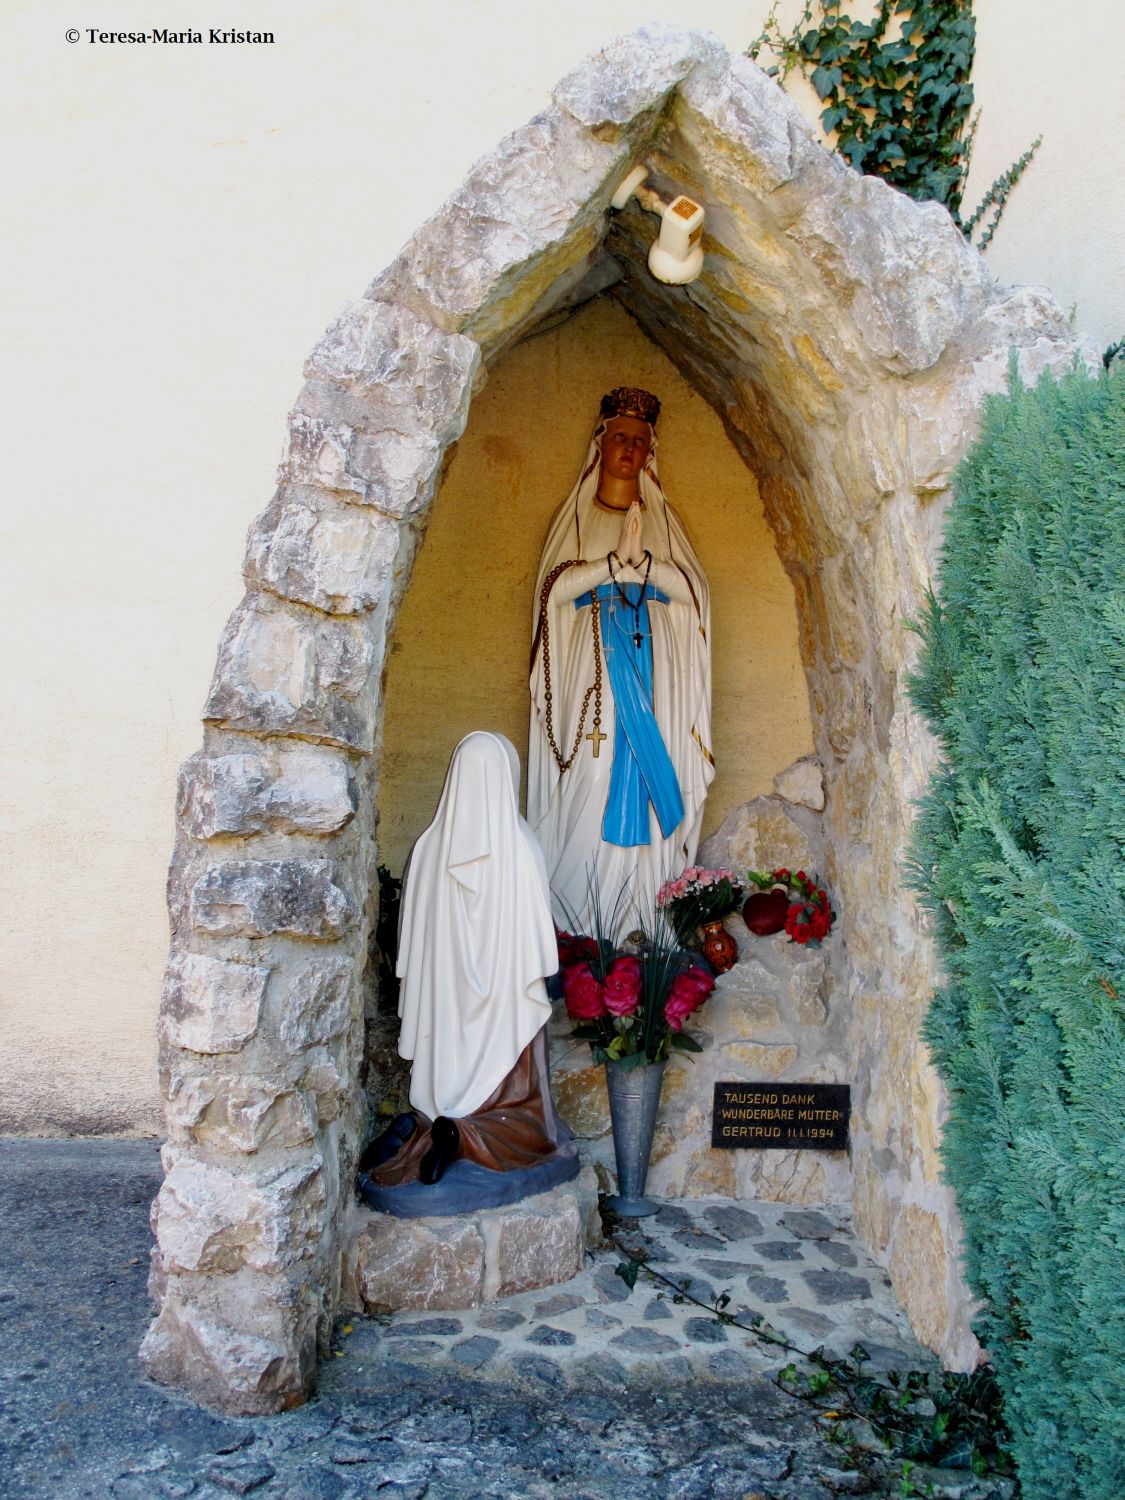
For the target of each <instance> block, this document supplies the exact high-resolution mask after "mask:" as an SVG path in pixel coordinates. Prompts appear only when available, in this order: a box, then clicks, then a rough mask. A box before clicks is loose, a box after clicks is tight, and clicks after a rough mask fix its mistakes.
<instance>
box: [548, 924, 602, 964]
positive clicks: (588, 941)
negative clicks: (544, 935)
mask: <svg viewBox="0 0 1125 1500" xmlns="http://www.w3.org/2000/svg"><path fill="white" fill-rule="evenodd" d="M555 938H556V941H557V943H558V947H559V968H560V969H566V968H568V967H569V966H570V965H571V964H577V963H581V962H582V960H583V959H587V960H590V961H593V960H594V959H596V958H597V956H598V945H597V943H596V942H595V941H594V939H593V938H589V937H582V936H580V935H579V936H577V937H576V936H575V935H574V934H573V933H570V932H559V931H558V929H557V928H556V931H555Z"/></svg>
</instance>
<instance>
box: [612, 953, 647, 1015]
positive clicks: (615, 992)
mask: <svg viewBox="0 0 1125 1500" xmlns="http://www.w3.org/2000/svg"><path fill="white" fill-rule="evenodd" d="M640 1003H641V961H640V959H639V958H632V957H626V958H615V959H614V961H613V962H612V963H611V964H610V966H609V973H608V974H607V975H606V977H605V1008H606V1010H608V1011H609V1013H610V1015H611V1016H631V1015H634V1014H635V1013H636V1010H637V1006H638V1005H639V1004H640Z"/></svg>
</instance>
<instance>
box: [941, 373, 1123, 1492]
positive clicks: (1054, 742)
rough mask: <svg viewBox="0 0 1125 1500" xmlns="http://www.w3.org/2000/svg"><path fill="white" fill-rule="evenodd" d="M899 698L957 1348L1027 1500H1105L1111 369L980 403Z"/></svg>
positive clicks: (1117, 1388) (1114, 1327)
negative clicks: (905, 731) (930, 760)
mask: <svg viewBox="0 0 1125 1500" xmlns="http://www.w3.org/2000/svg"><path fill="white" fill-rule="evenodd" d="M955 491H956V498H955V501H954V503H953V506H952V507H951V510H950V514H949V521H948V527H947V530H946V536H945V545H944V551H943V557H942V563H941V567H940V570H939V575H938V585H937V588H938V593H937V597H936V598H933V599H931V601H930V605H929V612H928V616H927V618H926V619H925V621H924V622H922V625H921V627H920V628H921V632H922V635H923V639H924V648H923V653H922V658H921V664H920V669H919V673H918V675H917V677H916V679H915V681H914V683H913V693H914V701H915V703H916V706H917V707H918V709H919V710H920V712H922V713H923V714H924V715H925V717H926V719H927V720H928V722H929V724H930V726H931V728H932V729H933V731H934V733H935V734H936V735H937V736H938V738H939V740H940V742H941V745H942V748H943V750H944V760H945V763H944V766H943V769H942V771H941V772H940V774H939V775H938V776H937V777H936V778H935V781H934V783H933V785H932V786H931V788H930V791H929V794H928V796H927V798H926V801H925V803H924V804H923V807H922V809H921V812H920V814H919V819H918V824H917V827H916V833H915V848H914V856H915V857H914V874H915V880H916V883H917V885H918V888H919V889H920V890H921V891H922V893H923V896H924V899H925V900H926V902H927V904H928V905H929V906H930V908H931V910H932V911H933V913H934V916H935V919H936V927H937V935H938V940H939V944H940V947H941V951H942V956H943V959H944V963H945V969H946V975H947V983H946V984H945V986H944V988H942V989H941V990H940V991H939V993H938V994H937V996H936V997H935V999H934V1003H933V1006H932V1008H931V1011H930V1015H929V1018H928V1021H927V1040H928V1042H929V1044H930V1046H931V1049H932V1051H933V1055H934V1060H935V1063H936V1065H937V1067H938V1069H939V1071H940V1072H941V1074H942V1076H943V1078H944V1079H945V1082H946V1084H947V1086H948V1088H949V1091H950V1096H951V1100H952V1104H951V1116H950V1119H949V1122H948V1124H947V1126H946V1129H945V1132H944V1143H943V1154H944V1161H945V1168H946V1173H947V1176H948V1179H949V1181H950V1182H951V1183H952V1185H953V1187H954V1189H955V1191H956V1194H957V1200H958V1203H959V1205H960V1209H961V1213H962V1215H963V1218H964V1222H965V1254H966V1269H967V1273H968V1277H969V1282H970V1284H971V1286H972V1287H973V1289H974V1290H975V1291H976V1292H977V1293H978V1294H979V1295H980V1296H981V1297H983V1298H984V1299H986V1303H985V1307H984V1310H983V1311H982V1313H981V1314H980V1318H979V1321H978V1329H977V1331H978V1333H979V1335H980V1337H981V1340H982V1342H983V1343H984V1344H985V1346H986V1347H987V1348H988V1349H989V1351H990V1353H991V1356H992V1359H993V1360H994V1362H995V1365H996V1369H997V1374H998V1376H999V1379H1000V1381H1001V1384H1002V1386H1003V1387H1004V1390H1005V1394H1006V1406H1007V1415H1008V1420H1009V1423H1010V1425H1011V1429H1012V1434H1013V1446H1014V1452H1015V1456H1016V1459H1017V1463H1018V1465H1019V1470H1020V1476H1021V1480H1022V1485H1023V1493H1024V1495H1025V1496H1026V1497H1030V1500H1070V1497H1079V1496H1080V1497H1082V1500H1121V1497H1122V1496H1123V1495H1125V1372H1123V1361H1125V1146H1123V1142H1125V690H1123V689H1125V378H1123V375H1122V374H1116V375H1114V374H1110V375H1105V376H1102V377H1100V378H1094V377H1092V376H1089V375H1087V374H1085V373H1084V372H1081V371H1078V370H1075V371H1074V372H1072V373H1071V374H1069V375H1067V376H1066V377H1065V378H1064V379H1062V380H1061V381H1059V382H1057V383H1056V382H1055V381H1054V380H1053V379H1051V378H1050V377H1045V378H1044V379H1043V380H1042V381H1041V382H1040V383H1039V385H1038V386H1037V387H1036V388H1035V389H1031V390H1029V389H1027V388H1025V387H1023V386H1022V385H1021V383H1020V381H1019V379H1018V377H1017V375H1016V372H1015V369H1014V366H1013V371H1012V380H1011V394H1010V395H1009V396H1006V397H995V398H992V399H991V400H990V401H989V402H988V404H987V407H986V411H985V414H984V421H983V427H982V432H981V436H980V438H979V440H978V441H977V442H976V444H975V445H974V446H973V448H972V449H971V450H970V452H969V454H968V455H967V457H966V459H965V461H964V462H963V464H962V465H961V467H960V469H959V471H958V474H957V479H956V485H955Z"/></svg>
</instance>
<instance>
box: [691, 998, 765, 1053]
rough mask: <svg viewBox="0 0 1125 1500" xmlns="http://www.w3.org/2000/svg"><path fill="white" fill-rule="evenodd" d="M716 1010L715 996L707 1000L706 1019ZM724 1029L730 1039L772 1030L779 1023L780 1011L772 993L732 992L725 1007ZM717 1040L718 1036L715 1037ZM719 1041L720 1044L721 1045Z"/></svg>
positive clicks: (741, 1039) (742, 1038)
mask: <svg viewBox="0 0 1125 1500" xmlns="http://www.w3.org/2000/svg"><path fill="white" fill-rule="evenodd" d="M715 1010H716V1003H715V998H712V999H711V1000H710V1001H709V1002H708V1019H709V1020H710V1019H712V1018H713V1016H714V1014H715ZM723 1019H724V1021H725V1023H726V1024H725V1027H724V1030H725V1031H727V1032H729V1033H730V1039H731V1040H739V1041H744V1040H746V1039H747V1038H749V1037H756V1036H760V1035H761V1034H762V1032H763V1031H774V1030H776V1028H777V1027H778V1026H780V1025H781V1011H780V1010H779V1009H778V1005H777V1000H776V999H775V997H774V996H773V995H761V994H740V993H739V994H732V995H731V997H730V1004H729V1006H727V1007H726V1013H725V1016H724V1018H723ZM717 1040H718V1038H717ZM721 1044H722V1043H721V1041H720V1045H721Z"/></svg>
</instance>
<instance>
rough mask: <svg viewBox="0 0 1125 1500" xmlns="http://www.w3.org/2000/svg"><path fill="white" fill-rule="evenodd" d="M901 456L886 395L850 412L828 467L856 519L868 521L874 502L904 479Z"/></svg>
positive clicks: (895, 422)
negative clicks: (851, 414) (850, 416)
mask: <svg viewBox="0 0 1125 1500" xmlns="http://www.w3.org/2000/svg"><path fill="white" fill-rule="evenodd" d="M905 456H906V455H905V454H904V451H903V441H902V436H901V432H900V430H899V423H898V414H897V408H896V406H895V403H894V402H893V401H892V400H891V399H890V397H886V398H884V400H882V401H872V402H871V403H870V404H868V405H867V406H866V407H864V408H861V409H860V410H859V411H858V412H856V413H854V414H853V416H852V419H851V420H850V421H849V422H848V424H847V426H846V427H845V428H844V430H843V432H842V433H841V434H840V435H839V437H838V438H837V441H836V443H835V446H834V448H833V453H832V468H833V472H834V473H835V475H836V478H837V480H838V481H839V483H840V485H841V487H842V489H843V491H844V493H845V494H846V495H847V496H848V497H849V499H850V501H851V504H852V507H853V510H854V511H855V518H856V520H857V521H858V522H860V523H861V524H862V523H864V522H867V521H869V520H870V519H871V517H872V515H873V514H874V510H875V506H876V503H877V502H878V501H879V500H881V499H886V498H887V496H889V495H893V494H894V493H895V491H896V490H897V489H899V488H900V486H901V485H902V484H903V483H904V481H905V475H904V473H903V467H904V466H903V459H904V458H905Z"/></svg>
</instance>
